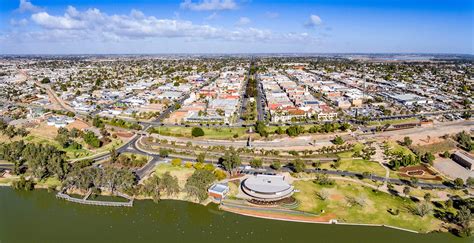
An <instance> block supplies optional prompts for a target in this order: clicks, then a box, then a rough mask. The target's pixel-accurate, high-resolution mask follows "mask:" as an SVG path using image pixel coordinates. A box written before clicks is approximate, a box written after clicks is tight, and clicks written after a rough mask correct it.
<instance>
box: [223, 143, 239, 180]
mask: <svg viewBox="0 0 474 243" xmlns="http://www.w3.org/2000/svg"><path fill="white" fill-rule="evenodd" d="M221 161H222V165H223V166H224V169H225V170H227V171H229V172H230V173H231V174H232V171H233V170H234V169H235V168H237V167H238V166H240V165H241V161H240V157H239V155H238V154H237V152H236V151H235V150H233V149H232V150H230V151H226V152H225V154H224V157H223V158H222V159H221Z"/></svg>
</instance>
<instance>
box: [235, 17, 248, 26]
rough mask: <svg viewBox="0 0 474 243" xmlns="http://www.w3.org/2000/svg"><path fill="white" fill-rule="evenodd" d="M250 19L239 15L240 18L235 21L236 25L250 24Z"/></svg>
mask: <svg viewBox="0 0 474 243" xmlns="http://www.w3.org/2000/svg"><path fill="white" fill-rule="evenodd" d="M250 22H251V21H250V19H249V18H247V17H240V19H239V20H238V21H237V23H235V24H236V25H239V26H243V25H248V24H250Z"/></svg>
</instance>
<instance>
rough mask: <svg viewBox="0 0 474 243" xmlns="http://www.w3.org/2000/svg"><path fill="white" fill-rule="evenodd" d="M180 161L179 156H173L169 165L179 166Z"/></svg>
mask: <svg viewBox="0 0 474 243" xmlns="http://www.w3.org/2000/svg"><path fill="white" fill-rule="evenodd" d="M182 162H183V161H182V160H181V159H180V158H174V159H172V160H171V165H173V166H175V167H178V166H181V163H182Z"/></svg>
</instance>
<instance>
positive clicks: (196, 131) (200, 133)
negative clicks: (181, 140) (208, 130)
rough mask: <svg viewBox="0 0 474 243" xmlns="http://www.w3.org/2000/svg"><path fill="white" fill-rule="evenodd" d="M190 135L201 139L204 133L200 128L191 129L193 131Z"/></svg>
mask: <svg viewBox="0 0 474 243" xmlns="http://www.w3.org/2000/svg"><path fill="white" fill-rule="evenodd" d="M191 134H192V135H193V137H202V136H204V131H203V130H202V128H200V127H193V129H192V130H191Z"/></svg>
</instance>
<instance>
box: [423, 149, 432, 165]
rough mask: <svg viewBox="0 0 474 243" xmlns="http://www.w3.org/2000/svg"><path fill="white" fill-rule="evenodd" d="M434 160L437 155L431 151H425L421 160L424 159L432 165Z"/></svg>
mask: <svg viewBox="0 0 474 243" xmlns="http://www.w3.org/2000/svg"><path fill="white" fill-rule="evenodd" d="M434 160H435V156H434V155H433V154H432V153H430V152H427V153H425V154H424V155H423V156H422V158H421V161H423V162H425V163H427V164H430V165H432V164H433V161H434Z"/></svg>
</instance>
